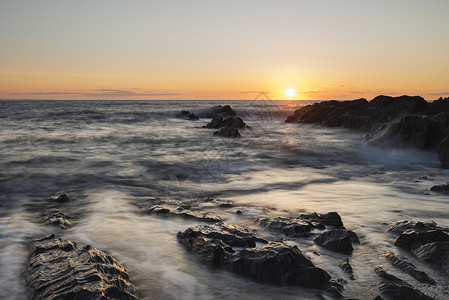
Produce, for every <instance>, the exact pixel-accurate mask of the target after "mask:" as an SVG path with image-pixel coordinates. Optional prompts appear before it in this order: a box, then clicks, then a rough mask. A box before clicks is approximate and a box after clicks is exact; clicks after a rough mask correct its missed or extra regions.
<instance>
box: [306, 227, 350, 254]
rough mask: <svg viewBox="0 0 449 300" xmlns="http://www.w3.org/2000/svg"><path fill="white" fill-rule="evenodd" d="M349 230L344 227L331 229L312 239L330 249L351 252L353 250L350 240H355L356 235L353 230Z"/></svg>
mask: <svg viewBox="0 0 449 300" xmlns="http://www.w3.org/2000/svg"><path fill="white" fill-rule="evenodd" d="M350 232H351V231H349V230H345V229H332V230H328V231H325V232H323V233H322V234H320V235H319V236H318V237H317V238H315V239H314V240H313V241H314V242H315V243H317V244H318V245H320V246H322V247H324V248H327V249H329V250H332V251H336V252H342V253H351V252H352V250H354V248H353V247H352V241H354V242H357V241H358V237H357V235H356V234H355V232H351V233H350Z"/></svg>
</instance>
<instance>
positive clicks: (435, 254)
mask: <svg viewBox="0 0 449 300" xmlns="http://www.w3.org/2000/svg"><path fill="white" fill-rule="evenodd" d="M412 253H413V254H414V255H415V256H416V257H417V258H418V259H420V260H422V261H424V262H426V263H431V264H434V265H436V266H439V267H442V268H443V269H445V270H446V272H448V273H449V242H435V243H427V244H425V245H422V246H419V247H417V248H415V249H413V251H412Z"/></svg>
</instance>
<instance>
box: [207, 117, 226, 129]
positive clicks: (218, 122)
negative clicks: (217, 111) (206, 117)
mask: <svg viewBox="0 0 449 300" xmlns="http://www.w3.org/2000/svg"><path fill="white" fill-rule="evenodd" d="M223 126H224V122H223V117H222V116H215V117H213V118H212V120H211V121H210V122H209V123H207V124H206V125H204V126H203V128H215V129H217V128H221V127H223Z"/></svg>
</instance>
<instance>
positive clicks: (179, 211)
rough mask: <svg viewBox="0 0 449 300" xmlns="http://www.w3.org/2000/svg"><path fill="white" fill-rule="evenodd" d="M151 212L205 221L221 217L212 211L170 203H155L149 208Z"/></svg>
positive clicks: (218, 219) (212, 220)
mask: <svg viewBox="0 0 449 300" xmlns="http://www.w3.org/2000/svg"><path fill="white" fill-rule="evenodd" d="M147 211H148V212H149V213H151V214H158V215H173V216H179V217H184V218H188V219H196V220H199V221H203V222H220V221H221V218H220V217H219V216H217V215H215V214H213V213H210V212H203V211H193V210H188V209H184V208H183V207H180V206H178V207H171V206H168V205H153V206H151V207H149V208H148V209H147Z"/></svg>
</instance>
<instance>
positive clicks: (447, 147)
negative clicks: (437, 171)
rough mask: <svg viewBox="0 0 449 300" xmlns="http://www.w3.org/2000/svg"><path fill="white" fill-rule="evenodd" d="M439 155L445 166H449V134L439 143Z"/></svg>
mask: <svg viewBox="0 0 449 300" xmlns="http://www.w3.org/2000/svg"><path fill="white" fill-rule="evenodd" d="M437 155H438V158H439V159H440V161H441V164H442V165H443V167H445V168H449V136H447V137H446V138H444V139H443V140H442V141H441V142H440V143H438V145H437Z"/></svg>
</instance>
